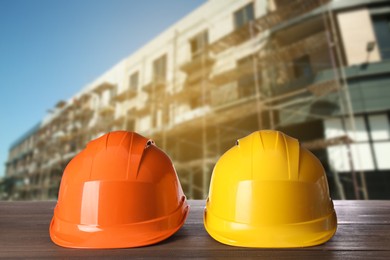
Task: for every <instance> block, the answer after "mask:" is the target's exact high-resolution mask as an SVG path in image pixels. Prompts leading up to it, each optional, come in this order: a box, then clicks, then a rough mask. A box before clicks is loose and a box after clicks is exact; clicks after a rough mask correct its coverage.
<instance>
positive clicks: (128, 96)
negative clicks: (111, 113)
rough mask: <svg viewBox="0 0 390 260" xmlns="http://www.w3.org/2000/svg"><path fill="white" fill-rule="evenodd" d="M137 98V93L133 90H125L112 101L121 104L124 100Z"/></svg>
mask: <svg viewBox="0 0 390 260" xmlns="http://www.w3.org/2000/svg"><path fill="white" fill-rule="evenodd" d="M136 96H137V91H136V90H134V89H126V90H125V91H122V92H121V93H118V94H117V95H116V96H115V97H114V98H113V100H114V101H117V102H123V101H125V100H129V99H132V98H134V97H136Z"/></svg>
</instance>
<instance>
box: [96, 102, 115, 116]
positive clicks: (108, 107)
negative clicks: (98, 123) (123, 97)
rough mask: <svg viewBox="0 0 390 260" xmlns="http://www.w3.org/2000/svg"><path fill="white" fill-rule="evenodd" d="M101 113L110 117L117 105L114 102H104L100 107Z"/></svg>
mask: <svg viewBox="0 0 390 260" xmlns="http://www.w3.org/2000/svg"><path fill="white" fill-rule="evenodd" d="M98 111H99V115H100V116H103V117H109V116H112V115H114V113H115V106H114V105H113V104H104V105H102V106H101V107H99V109H98Z"/></svg>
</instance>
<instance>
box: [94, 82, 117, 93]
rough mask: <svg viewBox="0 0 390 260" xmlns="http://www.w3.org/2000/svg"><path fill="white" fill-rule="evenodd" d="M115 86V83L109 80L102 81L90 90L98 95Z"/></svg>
mask: <svg viewBox="0 0 390 260" xmlns="http://www.w3.org/2000/svg"><path fill="white" fill-rule="evenodd" d="M113 88H115V85H114V84H112V83H109V82H102V83H101V84H99V85H98V86H97V87H95V88H94V89H93V90H92V91H93V92H95V93H96V94H98V95H100V94H102V93H103V92H104V91H106V90H111V89H113Z"/></svg>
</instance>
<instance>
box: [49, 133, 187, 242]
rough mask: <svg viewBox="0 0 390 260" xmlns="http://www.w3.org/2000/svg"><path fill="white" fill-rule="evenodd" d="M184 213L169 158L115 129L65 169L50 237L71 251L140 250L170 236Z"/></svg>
mask: <svg viewBox="0 0 390 260" xmlns="http://www.w3.org/2000/svg"><path fill="white" fill-rule="evenodd" d="M188 211H189V206H188V205H187V202H186V198H185V196H184V193H183V191H182V188H181V186H180V183H179V180H178V177H177V174H176V171H175V168H174V166H173V165H172V162H171V160H170V158H169V157H168V156H167V155H166V154H165V153H164V152H163V151H161V150H160V149H159V148H158V147H157V146H155V145H154V144H153V142H152V141H150V140H148V139H146V138H145V137H143V136H141V135H138V134H136V133H132V132H126V131H116V132H111V133H108V134H105V135H103V136H101V137H100V138H98V139H95V140H93V141H91V142H90V143H88V145H87V147H86V148H85V149H84V150H83V151H81V152H80V153H79V154H78V155H76V156H75V157H74V158H73V159H72V160H71V161H70V162H69V164H68V165H67V167H66V168H65V170H64V174H63V176H62V180H61V185H60V190H59V196H58V202H57V205H56V207H55V209H54V216H53V219H52V221H51V224H50V237H51V239H52V241H53V242H54V243H56V244H57V245H60V246H63V247H72V248H124V247H138V246H145V245H150V244H154V243H157V242H159V241H162V240H164V239H166V238H168V237H169V236H171V235H172V234H174V233H175V232H176V231H177V230H178V229H179V228H180V227H181V226H182V225H183V224H184V221H185V219H186V217H187V214H188Z"/></svg>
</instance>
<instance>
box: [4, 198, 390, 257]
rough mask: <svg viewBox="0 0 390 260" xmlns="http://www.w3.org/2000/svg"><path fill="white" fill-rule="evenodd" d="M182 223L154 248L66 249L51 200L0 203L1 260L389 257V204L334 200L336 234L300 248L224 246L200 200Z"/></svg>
mask: <svg viewBox="0 0 390 260" xmlns="http://www.w3.org/2000/svg"><path fill="white" fill-rule="evenodd" d="M189 203H190V205H191V210H190V214H189V217H188V219H187V221H186V224H185V225H184V226H183V227H182V228H181V229H180V230H179V231H178V232H177V233H176V234H175V235H173V236H172V237H170V238H169V239H167V240H165V241H163V242H161V243H159V244H156V245H152V246H147V247H141V248H130V249H115V250H80V249H66V248H62V247H59V246H56V245H55V244H53V243H52V242H51V240H50V237H49V232H48V228H49V223H50V220H51V217H52V214H53V208H54V206H55V202H53V201H45V202H0V258H3V259H10V258H23V259H25V258H36V259H53V258H66V259H69V258H83V259H84V258H87V259H88V258H90V259H96V258H97V257H99V258H107V259H109V258H110V259H112V258H135V259H137V258H139V259H157V258H169V259H172V258H177V259H183V258H193V259H226V258H229V259H234V258H258V257H265V258H272V259H313V258H315V259H317V258H321V259H322V258H332V259H390V201H335V208H336V212H337V216H338V223H339V225H338V230H337V233H336V235H335V236H334V237H333V238H332V239H331V240H330V241H328V242H327V243H325V244H323V245H320V246H316V247H309V248H300V249H278V250H276V249H250V248H238V247H231V246H227V245H223V244H221V243H218V242H216V241H215V240H213V239H212V238H211V237H210V236H209V235H208V234H207V233H206V231H205V230H204V228H203V208H204V203H205V202H204V201H189Z"/></svg>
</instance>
